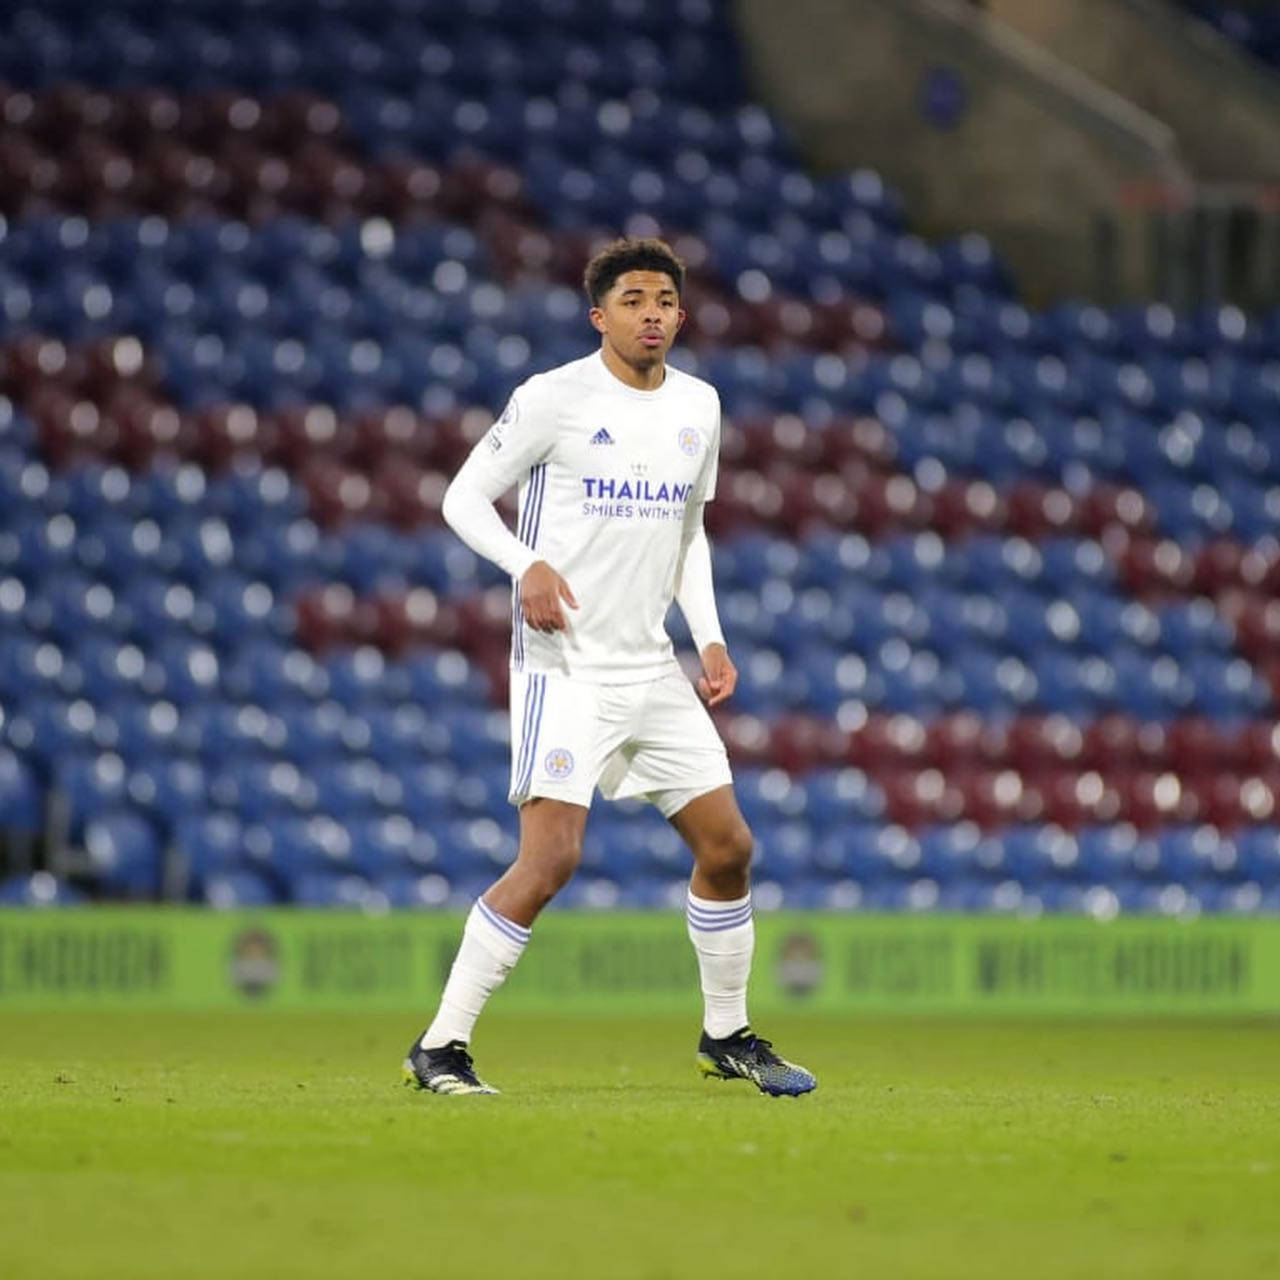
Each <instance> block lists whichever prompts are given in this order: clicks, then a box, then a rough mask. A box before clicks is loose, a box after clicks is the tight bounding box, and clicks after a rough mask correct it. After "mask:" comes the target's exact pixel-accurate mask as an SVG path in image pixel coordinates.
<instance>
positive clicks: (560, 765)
mask: <svg viewBox="0 0 1280 1280" xmlns="http://www.w3.org/2000/svg"><path fill="white" fill-rule="evenodd" d="M542 767H543V768H544V769H546V771H547V776H548V777H550V778H567V777H568V776H569V775H570V774H571V773H572V772H573V753H572V752H571V751H569V750H567V749H566V748H565V747H552V748H551V750H550V751H548V752H547V758H546V759H545V760H544V761H543V762H542Z"/></svg>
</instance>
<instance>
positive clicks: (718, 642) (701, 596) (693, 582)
mask: <svg viewBox="0 0 1280 1280" xmlns="http://www.w3.org/2000/svg"><path fill="white" fill-rule="evenodd" d="M676 603H677V604H678V605H679V606H680V612H681V613H683V614H684V620H685V622H687V623H688V624H689V633H690V635H692V636H693V644H694V647H695V648H696V649H697V651H698V657H699V658H700V659H701V660H702V670H703V675H702V678H701V679H700V680H699V681H698V692H699V693H700V694H701V695H702V697H703V699H704V701H705V702H706V703H707V705H708V706H710V707H714V706H716V705H717V704H718V703H721V702H724V701H725V699H726V698H728V697H729V696H730V695H731V694H732V693H733V691H734V689H735V688H736V687H737V684H738V669H737V667H735V666H734V665H733V662H732V660H731V659H730V657H729V650H728V649H727V648H726V647H725V643H724V632H723V631H722V630H721V629H720V613H719V610H718V609H717V608H716V593H715V584H714V582H713V580H712V577H711V544H710V542H709V541H708V540H707V531H706V530H705V529H704V528H703V525H702V504H701V503H696V504H691V505H690V507H689V509H688V511H687V512H686V513H685V525H684V530H683V534H682V537H681V547H680V568H679V571H678V572H677V574H676Z"/></svg>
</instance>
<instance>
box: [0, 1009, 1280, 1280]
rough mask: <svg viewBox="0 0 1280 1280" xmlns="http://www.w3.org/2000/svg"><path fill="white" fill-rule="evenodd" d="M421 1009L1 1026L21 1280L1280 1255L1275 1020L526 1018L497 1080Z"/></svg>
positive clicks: (1020, 1270) (1011, 1269)
mask: <svg viewBox="0 0 1280 1280" xmlns="http://www.w3.org/2000/svg"><path fill="white" fill-rule="evenodd" d="M414 1029H415V1027H414V1024H413V1020H412V1019H409V1020H406V1019H404V1018H390V1017H385V1016H382V1015H377V1016H374V1015H359V1016H348V1017H340V1016H312V1015H295V1016H290V1017H268V1016H265V1015H257V1014H240V1015H236V1014H226V1015H221V1016H209V1015H194V1014H193V1015H170V1016H164V1017H159V1016H142V1015H129V1016H111V1017H108V1016H105V1015H102V1016H88V1017H86V1016H81V1015H77V1016H71V1015H35V1014H32V1015H25V1014H6V1015H3V1016H2V1017H0V1275H3V1276H4V1277H6V1278H7V1280H20V1278H21V1280H25V1278H26V1277H32V1278H37V1277H38V1278H39V1280H57V1278H59V1277H68V1276H77V1277H81V1276H83V1277H94V1278H95V1280H99V1278H100V1280H109V1278H112V1277H128V1278H129V1280H144V1278H147V1277H160V1276H163V1277H166V1278H167V1277H178V1276H181V1277H184V1278H185V1277H243V1276H263V1277H293V1276H299V1277H300V1276H361V1277H366V1278H367V1277H378V1276H384V1275H386V1276H390V1275H395V1276H400V1277H410V1276H429V1275H437V1274H438V1275H442V1276H444V1275H447V1276H449V1277H451V1278H452V1280H467V1278H469V1277H473V1276H475V1277H482V1276H483V1277H489V1276H498V1277H500V1276H504V1275H511V1276H519V1277H521V1280H534V1278H537V1277H557V1278H566V1277H578V1276H600V1277H628V1278H629V1277H653V1278H655V1280H656V1278H657V1277H672V1278H673V1280H674V1278H676V1277H686V1276H689V1277H693V1276H701V1275H721V1274H725V1275H733V1276H735V1277H750V1276H764V1275H769V1276H773V1277H779V1278H787V1280H789V1278H791V1277H829V1276H850V1277H854V1276H856V1277H868V1278H878V1277H883V1276H892V1277H915V1276H920V1277H926V1276H927V1277H969V1276H972V1277H991V1276H1018V1277H1022V1276H1036V1277H1065V1276H1088V1277H1090V1278H1091V1280H1104V1278H1106V1277H1111V1276H1124V1277H1126V1280H1130V1278H1132V1277H1143V1276H1150V1277H1160V1278H1161V1280H1170V1278H1172V1277H1184V1276H1188V1277H1189V1276H1204V1277H1214V1278H1215V1280H1216V1278H1218V1277H1223V1276H1231V1277H1241V1276H1275V1275H1277V1274H1280V1027H1278V1026H1277V1025H1275V1024H1273V1023H1272V1024H1263V1023H1259V1024H1241V1023H1231V1024H1226V1023H1218V1024H1194V1023H1184V1024H1180V1025H1179V1024H1171V1023H1160V1024H1115V1023H1102V1022H1100V1023H1062V1022H1052V1023H1051V1022H1039V1021H1024V1022H1017V1023H1014V1022H1003V1023H977V1022H961V1021H940V1020H937V1021H905V1020H901V1021H892V1020H879V1021H857V1022H855V1021H844V1020H842V1021H835V1020H818V1019H813V1018H806V1019H801V1018H795V1019H791V1020H788V1021H785V1022H782V1021H780V1022H779V1023H778V1024H776V1025H771V1026H770V1027H769V1028H767V1030H768V1031H769V1032H770V1033H771V1034H772V1035H773V1036H774V1038H775V1039H776V1041H777V1043H778V1046H779V1048H780V1049H781V1050H782V1051H783V1052H784V1053H786V1054H788V1055H790V1056H793V1057H795V1058H797V1059H798V1060H799V1061H802V1062H804V1063H806V1064H807V1065H809V1066H811V1067H812V1068H813V1069H814V1070H815V1071H817V1073H818V1074H819V1077H820V1079H821V1086H820V1088H819V1090H818V1092H817V1093H816V1094H813V1095H811V1096H810V1097H808V1098H803V1099H798V1100H797V1099H768V1098H764V1097H761V1096H760V1095H758V1094H756V1093H755V1091H754V1090H752V1089H751V1088H750V1087H749V1086H747V1085H743V1084H722V1083H718V1082H714V1081H702V1080H701V1079H699V1078H698V1076H697V1074H696V1072H695V1070H694V1067H693V1048H694V1043H693V1040H694V1037H693V1035H692V1034H691V1029H690V1028H689V1027H688V1026H687V1025H684V1024H682V1023H679V1022H676V1021H674V1020H655V1021H650V1022H643V1023H637V1022H634V1021H632V1022H630V1023H621V1022H618V1023H611V1022H606V1021H604V1020H600V1019H576V1020H559V1021H552V1020H547V1019H535V1018H530V1017H520V1016H515V1015H511V1014H505V1013H501V1012H499V1011H495V1012H494V1013H493V1014H492V1015H491V1016H490V1017H489V1018H487V1019H486V1021H485V1022H484V1023H483V1024H482V1026H481V1032H482V1034H481V1036H480V1037H479V1038H478V1041H477V1045H476V1048H477V1055H478V1058H479V1061H480V1065H481V1066H482V1068H483V1071H484V1074H485V1075H486V1076H487V1077H489V1078H490V1079H492V1080H493V1081H494V1082H495V1083H497V1084H498V1085H500V1086H501V1087H502V1088H503V1089H504V1090H505V1092H504V1094H503V1096H502V1097H499V1098H437V1097H431V1096H425V1095H421V1094H416V1093H414V1092H411V1091H410V1090H407V1089H405V1088H403V1087H402V1086H401V1085H400V1083H399V1068H400V1059H401V1056H402V1050H403V1048H404V1044H405V1043H406V1042H407V1041H408V1040H409V1038H410V1037H411V1035H412V1033H413V1031H414Z"/></svg>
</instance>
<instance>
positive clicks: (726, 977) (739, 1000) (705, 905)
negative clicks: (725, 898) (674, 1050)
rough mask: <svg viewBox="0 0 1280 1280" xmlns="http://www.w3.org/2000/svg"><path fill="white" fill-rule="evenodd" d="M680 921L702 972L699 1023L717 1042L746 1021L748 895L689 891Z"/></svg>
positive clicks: (751, 928)
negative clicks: (715, 896) (717, 896)
mask: <svg viewBox="0 0 1280 1280" xmlns="http://www.w3.org/2000/svg"><path fill="white" fill-rule="evenodd" d="M685 919H686V920H687V921H688V924H689V941H690V942H692V943H693V949H694V951H695V952H697V955H698V971H699V973H700V974H701V975H702V998H703V1001H704V1003H705V1005H706V1018H705V1022H704V1024H703V1025H704V1027H705V1028H706V1032H707V1034H708V1035H709V1036H712V1037H714V1038H715V1039H717V1040H719V1039H721V1038H723V1037H724V1036H727V1035H729V1034H730V1033H731V1032H733V1031H737V1030H738V1029H739V1028H740V1027H745V1026H747V1025H748V1019H747V979H748V978H749V977H750V976H751V955H752V952H754V951H755V946H756V926H755V921H754V919H753V918H752V915H751V895H750V894H747V896H746V897H745V898H735V899H734V900H733V901H732V902H713V901H711V900H710V899H707V898H697V897H695V896H694V894H693V891H692V890H690V892H689V899H688V903H687V904H686V906H685Z"/></svg>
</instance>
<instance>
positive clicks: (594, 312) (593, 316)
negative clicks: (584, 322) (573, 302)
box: [587, 307, 604, 333]
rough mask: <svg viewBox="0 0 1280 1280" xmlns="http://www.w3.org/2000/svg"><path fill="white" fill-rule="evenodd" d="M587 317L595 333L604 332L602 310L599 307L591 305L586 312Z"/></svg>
mask: <svg viewBox="0 0 1280 1280" xmlns="http://www.w3.org/2000/svg"><path fill="white" fill-rule="evenodd" d="M587 319H588V320H590V321H591V327H592V328H593V329H594V330H595V331H596V332H597V333H603V332H604V310H603V308H601V307H592V308H591V310H590V311H588V312H587Z"/></svg>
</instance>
